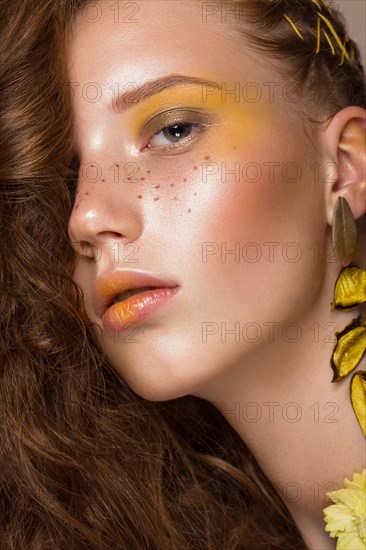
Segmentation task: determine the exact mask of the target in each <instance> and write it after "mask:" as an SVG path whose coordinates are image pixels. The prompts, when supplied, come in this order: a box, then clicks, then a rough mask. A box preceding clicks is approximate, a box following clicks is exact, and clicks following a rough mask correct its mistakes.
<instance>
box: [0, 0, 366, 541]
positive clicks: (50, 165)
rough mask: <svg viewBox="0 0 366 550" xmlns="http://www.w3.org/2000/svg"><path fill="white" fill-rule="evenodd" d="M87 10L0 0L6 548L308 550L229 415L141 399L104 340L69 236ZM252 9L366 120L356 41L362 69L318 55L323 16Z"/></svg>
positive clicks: (286, 63)
mask: <svg viewBox="0 0 366 550" xmlns="http://www.w3.org/2000/svg"><path fill="white" fill-rule="evenodd" d="M87 2H88V0H74V1H71V0H69V1H64V0H57V1H55V0H36V1H32V0H12V1H11V2H9V1H8V0H0V12H1V14H2V24H3V32H2V41H1V43H2V52H1V57H2V63H1V80H0V87H1V89H0V91H1V97H2V98H3V101H2V112H1V117H2V121H1V123H2V133H1V146H0V151H1V163H0V166H1V187H0V193H1V203H0V204H1V233H2V235H1V240H0V251H1V262H0V269H1V272H0V273H1V276H0V285H1V315H0V323H1V336H0V337H1V349H0V354H1V355H0V418H1V426H0V438H1V439H0V440H1V445H0V480H1V482H0V547H1V548H2V549H4V550H8V549H9V550H19V549H23V548H24V549H32V550H33V549H34V550H38V549H39V550H41V549H42V550H46V549H58V550H60V549H67V550H81V549H95V550H97V549H98V550H110V549H112V548H113V549H140V548H141V549H147V548H148V549H149V550H153V549H156V550H162V549H167V550H173V549H177V550H178V549H179V550H181V549H183V548H189V549H197V550H198V549H207V550H217V549H218V548H219V549H225V550H234V549H237V550H239V549H242V550H245V549H247V550H253V549H255V550H260V549H263V550H264V549H267V550H275V549H277V550H280V549H281V550H284V549H290V548H293V549H295V548H296V549H298V550H300V549H303V548H305V545H304V542H303V540H302V538H301V535H300V533H299V531H298V529H297V527H296V525H295V523H294V521H293V519H292V517H291V515H290V514H289V512H288V510H287V508H286V506H285V504H284V502H283V501H282V500H281V498H280V497H279V495H278V494H277V493H276V491H275V490H274V488H273V486H272V485H271V484H270V482H269V481H268V479H267V478H266V476H265V475H264V473H263V472H262V470H261V468H260V467H259V465H258V464H257V462H256V460H255V457H254V456H253V455H252V454H251V452H250V450H249V448H248V447H247V446H246V445H245V443H244V441H243V440H242V439H241V438H240V437H239V436H238V434H237V433H236V432H235V431H234V430H233V428H232V427H231V426H230V425H229V424H228V422H227V421H226V420H225V418H224V417H223V416H222V414H221V413H220V412H219V411H218V410H217V409H216V408H215V407H214V406H213V405H212V404H210V403H209V402H207V401H205V400H203V399H199V398H197V397H193V396H186V397H182V398H179V399H174V400H171V401H166V402H150V401H148V400H145V399H143V398H141V397H139V396H138V395H136V394H135V393H134V392H133V391H132V390H131V389H130V388H129V387H128V386H127V384H126V383H125V382H124V380H123V379H122V378H121V377H120V376H119V375H118V374H117V373H116V371H115V370H114V369H113V368H112V367H111V366H110V365H109V363H108V361H107V360H106V358H105V357H104V355H103V353H102V350H101V349H100V348H99V347H98V344H97V342H96V341H95V339H94V337H93V334H92V331H91V327H90V326H89V321H88V319H87V316H86V313H85V311H84V306H83V300H82V294H81V291H80V289H79V288H78V287H77V285H76V284H75V283H74V282H73V280H72V273H73V270H74V266H75V261H76V258H75V253H74V250H73V248H72V246H71V244H70V242H69V238H68V234H67V225H68V219H69V217H70V213H71V210H72V206H73V204H72V202H73V201H72V195H71V193H70V189H69V184H70V177H72V172H70V169H69V167H70V162H71V158H72V138H71V136H72V116H71V113H72V108H71V97H70V93H69V92H70V90H69V88H68V87H67V86H65V83H66V82H67V76H66V74H67V69H66V53H65V52H66V50H65V33H66V30H67V28H68V26H69V24H70V22H71V21H72V18H73V16H74V14H75V13H76V12H77V11H78V10H80V9H81V8H82V7H83V6H84V5H85V4H86V3H87ZM239 3H241V2H239ZM243 4H245V7H246V10H247V12H246V13H247V17H248V19H247V21H248V22H249V25H248V24H245V25H244V27H245V28H243V32H244V34H245V36H246V39H247V40H249V41H252V43H253V47H255V48H257V49H259V50H261V49H264V50H265V51H266V52H267V55H268V56H275V57H276V58H278V59H279V60H282V61H281V63H282V66H283V70H284V71H286V74H287V75H288V76H289V77H290V76H291V77H292V78H294V79H296V81H297V82H298V83H300V84H301V85H304V86H306V88H307V89H309V90H312V89H313V88H314V85H315V83H318V82H321V86H320V89H321V91H322V92H324V104H326V105H327V106H328V107H329V112H328V113H327V114H328V115H330V114H331V113H333V112H335V111H336V110H337V109H339V108H341V107H343V106H346V105H362V106H364V105H365V80H364V74H363V70H362V66H361V63H360V60H359V51H358V48H357V46H356V44H355V43H354V42H352V41H351V39H349V42H348V46H351V47H352V48H353V51H354V55H353V60H352V62H351V63H349V62H344V63H343V64H342V65H340V63H339V62H340V56H339V55H338V56H336V55H333V54H332V53H331V52H330V51H328V50H329V48H328V49H327V48H326V44H325V43H324V40H326V38H325V37H324V40H323V46H324V47H322V48H321V52H319V54H318V55H314V47H313V46H314V38H316V27H314V14H315V11H316V5H315V4H314V2H311V1H310V0H292V1H284V0H272V1H270V0H244V2H243ZM284 13H286V14H288V16H289V17H291V18H292V19H293V20H294V21H295V20H296V23H297V24H298V26H299V29H300V31H301V34H302V35H303V37H304V40H299V37H298V36H297V35H296V33H294V32H293V29H291V26H290V25H288V24H287V21H286V20H285V19H284V17H283V15H284ZM327 17H329V18H331V21H332V24H333V25H334V27H335V29H336V30H337V32H338V33H339V35H340V36H341V37H342V40H344V37H345V28H344V22H343V20H342V18H341V16H340V15H339V14H338V13H336V12H335V11H334V10H331V9H329V10H328V15H327ZM258 31H261V33H260V36H261V38H259V35H258ZM264 31H265V32H264ZM263 36H265V38H263ZM329 90H331V94H329Z"/></svg>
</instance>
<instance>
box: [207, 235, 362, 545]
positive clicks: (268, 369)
mask: <svg viewBox="0 0 366 550" xmlns="http://www.w3.org/2000/svg"><path fill="white" fill-rule="evenodd" d="M363 244H364V243H363ZM363 244H362V243H361V242H360V240H359V247H358V254H357V255H356V257H355V260H354V262H353V263H354V264H355V265H357V266H359V267H361V268H362V269H366V265H365V257H364V253H363V252H361V251H362V250H363V249H362V246H363ZM341 267H342V266H340V264H338V263H331V264H329V265H327V268H326V270H325V276H324V279H323V282H322V285H321V288H319V292H318V296H317V299H316V300H315V301H314V302H313V304H309V308H308V309H307V311H306V312H305V314H303V315H302V316H301V317H299V318H297V319H296V320H295V319H294V322H295V323H296V325H297V326H298V327H301V332H300V334H301V337H300V338H299V339H298V340H297V341H296V343H289V342H288V341H286V340H285V339H284V338H283V337H282V331H281V328H282V327H276V330H275V331H274V336H275V335H276V334H280V335H281V337H280V338H276V337H274V338H273V339H272V341H271V342H270V345H267V346H261V347H258V348H257V351H256V353H253V354H251V355H250V357H248V359H245V360H244V361H242V362H241V364H238V365H235V366H233V367H232V368H231V369H230V371H229V372H230V374H228V373H226V374H225V377H223V379H220V380H219V379H217V380H216V381H213V382H212V384H211V385H209V386H208V385H207V384H206V385H205V388H202V392H200V393H196V395H198V396H199V397H203V398H204V399H207V400H209V401H211V402H213V403H214V404H215V405H216V406H217V407H218V408H219V410H220V411H221V412H222V413H223V415H224V416H225V417H226V418H227V420H228V422H229V423H230V424H231V425H232V426H233V428H234V429H235V430H236V431H237V432H238V434H239V435H240V436H241V437H242V439H243V440H244V441H245V443H246V444H247V445H248V447H249V448H250V449H251V451H252V452H253V454H254V456H255V457H256V460H257V462H258V464H259V465H260V467H261V468H262V469H263V471H264V473H265V474H266V475H267V477H268V478H269V480H270V481H271V482H272V484H273V485H274V487H275V488H276V489H277V491H278V493H279V495H280V496H281V497H282V498H283V500H284V502H285V504H286V506H287V507H288V509H289V511H290V512H291V514H292V516H293V517H294V519H295V522H296V523H297V525H298V527H299V529H300V531H301V532H302V535H303V538H304V540H305V542H306V544H307V545H308V547H309V548H310V549H312V550H332V549H334V548H335V547H336V543H335V539H331V538H330V537H329V535H328V534H327V533H326V532H325V530H324V528H325V523H324V520H323V513H322V510H323V509H324V508H325V507H326V506H328V505H329V504H332V502H331V501H330V500H329V498H328V497H326V494H325V493H326V492H328V491H331V490H336V489H339V488H341V487H343V480H344V478H345V477H348V478H349V479H350V478H352V474H353V472H355V471H358V472H361V471H362V469H363V468H364V464H365V447H364V436H363V433H362V430H361V428H360V425H359V423H358V421H357V418H356V416H355V413H354V411H353V408H352V405H351V401H350V377H347V378H345V379H344V380H341V381H339V382H336V383H331V380H332V377H333V371H332V369H331V366H330V357H331V355H332V352H333V348H334V344H335V341H334V333H335V332H338V331H340V330H342V329H343V328H344V327H345V326H346V325H347V324H348V323H349V322H350V321H351V320H352V319H354V318H355V317H357V316H358V315H359V313H366V304H364V305H363V306H360V307H358V308H357V309H354V310H351V311H348V312H344V311H333V312H331V311H330V302H331V301H332V299H333V290H334V284H335V281H336V278H337V276H338V274H339V271H340V269H341ZM292 337H293V336H292ZM356 369H357V370H358V369H362V370H366V357H364V358H363V360H362V361H361V362H360V363H359V365H358V366H357V368H356Z"/></svg>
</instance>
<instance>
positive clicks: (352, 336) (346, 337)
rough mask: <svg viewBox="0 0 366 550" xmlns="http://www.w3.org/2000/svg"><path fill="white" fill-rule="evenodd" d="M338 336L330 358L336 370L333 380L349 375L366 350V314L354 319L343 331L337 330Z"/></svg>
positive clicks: (334, 370)
mask: <svg viewBox="0 0 366 550" xmlns="http://www.w3.org/2000/svg"><path fill="white" fill-rule="evenodd" d="M336 337H337V343H336V345H335V347H334V349H333V354H332V357H331V359H330V364H331V367H332V369H333V372H334V376H333V380H332V382H337V381H338V380H341V379H342V378H344V377H345V376H347V375H348V374H349V373H350V372H351V371H353V369H354V368H355V367H356V366H357V365H358V363H359V362H360V361H361V359H362V356H363V355H364V353H365V350H366V316H365V315H359V316H358V317H357V318H356V319H353V320H352V321H351V323H349V324H348V325H347V326H346V327H345V328H344V329H343V330H342V331H341V332H336Z"/></svg>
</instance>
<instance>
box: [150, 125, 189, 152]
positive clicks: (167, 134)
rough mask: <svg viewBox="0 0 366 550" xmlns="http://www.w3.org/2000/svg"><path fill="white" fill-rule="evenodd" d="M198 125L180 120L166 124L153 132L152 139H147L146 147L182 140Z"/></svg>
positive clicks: (162, 145)
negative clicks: (169, 124) (176, 122)
mask: <svg viewBox="0 0 366 550" xmlns="http://www.w3.org/2000/svg"><path fill="white" fill-rule="evenodd" d="M198 126H199V124H192V123H187V124H186V123H182V122H180V123H179V124H173V125H171V126H167V127H166V128H163V129H162V130H160V131H159V132H156V134H154V136H153V137H152V139H151V140H150V141H149V145H148V147H149V148H151V147H165V146H170V145H173V144H175V143H179V142H181V141H184V140H185V139H187V138H188V137H189V136H191V135H192V132H193V130H195V129H196V128H197V127H198Z"/></svg>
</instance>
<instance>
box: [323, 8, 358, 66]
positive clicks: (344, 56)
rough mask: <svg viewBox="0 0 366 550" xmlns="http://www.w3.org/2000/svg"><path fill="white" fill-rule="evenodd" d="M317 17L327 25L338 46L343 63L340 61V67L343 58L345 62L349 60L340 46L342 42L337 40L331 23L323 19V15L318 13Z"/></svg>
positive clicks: (342, 46) (337, 37) (343, 48)
mask: <svg viewBox="0 0 366 550" xmlns="http://www.w3.org/2000/svg"><path fill="white" fill-rule="evenodd" d="M318 17H320V18H321V19H322V20H323V21H324V23H325V24H326V25H327V27H328V28H329V30H330V32H331V33H332V35H333V37H334V39H335V41H336V42H337V44H338V46H339V49H340V50H341V52H342V59H343V61H341V63H340V65H342V64H343V62H344V58H346V59H347V61H349V60H350V59H349V56H348V53H347V51H346V49H345V47H344V45H343V44H342V41H341V39H340V38H339V36H338V34H337V31H336V30H335V28H334V27H333V25H332V23H331V22H330V21H329V19H327V18H326V17H324V15H323V14H321V13H319V12H318Z"/></svg>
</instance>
